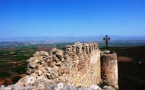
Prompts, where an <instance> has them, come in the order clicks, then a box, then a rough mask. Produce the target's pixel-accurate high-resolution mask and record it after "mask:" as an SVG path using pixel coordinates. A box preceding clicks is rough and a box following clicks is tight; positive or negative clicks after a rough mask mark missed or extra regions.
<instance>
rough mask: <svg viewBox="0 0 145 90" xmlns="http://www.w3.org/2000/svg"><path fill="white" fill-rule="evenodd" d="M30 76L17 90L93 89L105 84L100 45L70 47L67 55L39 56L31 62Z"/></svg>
mask: <svg viewBox="0 0 145 90" xmlns="http://www.w3.org/2000/svg"><path fill="white" fill-rule="evenodd" d="M27 62H28V64H27V72H26V73H27V75H26V76H25V77H24V78H22V79H20V80H19V81H18V82H17V83H16V84H15V85H14V87H15V88H17V89H27V88H29V89H36V90H37V89H39V88H41V90H43V88H44V89H48V87H47V86H48V85H49V84H55V83H58V82H63V83H65V84H68V85H72V86H75V87H78V86H82V87H89V86H90V85H95V84H99V83H100V82H101V71H100V50H99V49H98V44H97V43H84V44H83V43H79V42H78V43H75V44H74V45H67V46H66V51H63V50H59V49H56V48H53V49H52V50H51V51H50V52H46V51H40V52H38V51H37V52H36V53H35V54H34V55H33V57H31V58H30V59H28V60H27Z"/></svg>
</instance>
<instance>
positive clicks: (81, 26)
mask: <svg viewBox="0 0 145 90" xmlns="http://www.w3.org/2000/svg"><path fill="white" fill-rule="evenodd" d="M106 34H108V35H116V36H117V35H118V36H145V0H0V38H11V37H58V36H64V37H69V36H74V37H86V36H99V35H106Z"/></svg>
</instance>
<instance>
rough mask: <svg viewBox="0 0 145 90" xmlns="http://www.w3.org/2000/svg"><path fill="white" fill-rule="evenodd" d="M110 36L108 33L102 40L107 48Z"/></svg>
mask: <svg viewBox="0 0 145 90" xmlns="http://www.w3.org/2000/svg"><path fill="white" fill-rule="evenodd" d="M110 39H111V38H110V37H108V35H106V36H105V37H104V38H103V40H104V41H105V42H106V49H107V48H108V41H109V40H110Z"/></svg>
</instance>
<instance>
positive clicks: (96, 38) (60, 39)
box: [0, 35, 145, 42]
mask: <svg viewBox="0 0 145 90" xmlns="http://www.w3.org/2000/svg"><path fill="white" fill-rule="evenodd" d="M103 37H104V36H103V35H100V36H88V37H73V36H71V37H13V38H0V42H3V41H50V42H76V41H84V42H85V41H101V40H102V38H103ZM110 38H111V40H145V36H110Z"/></svg>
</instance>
